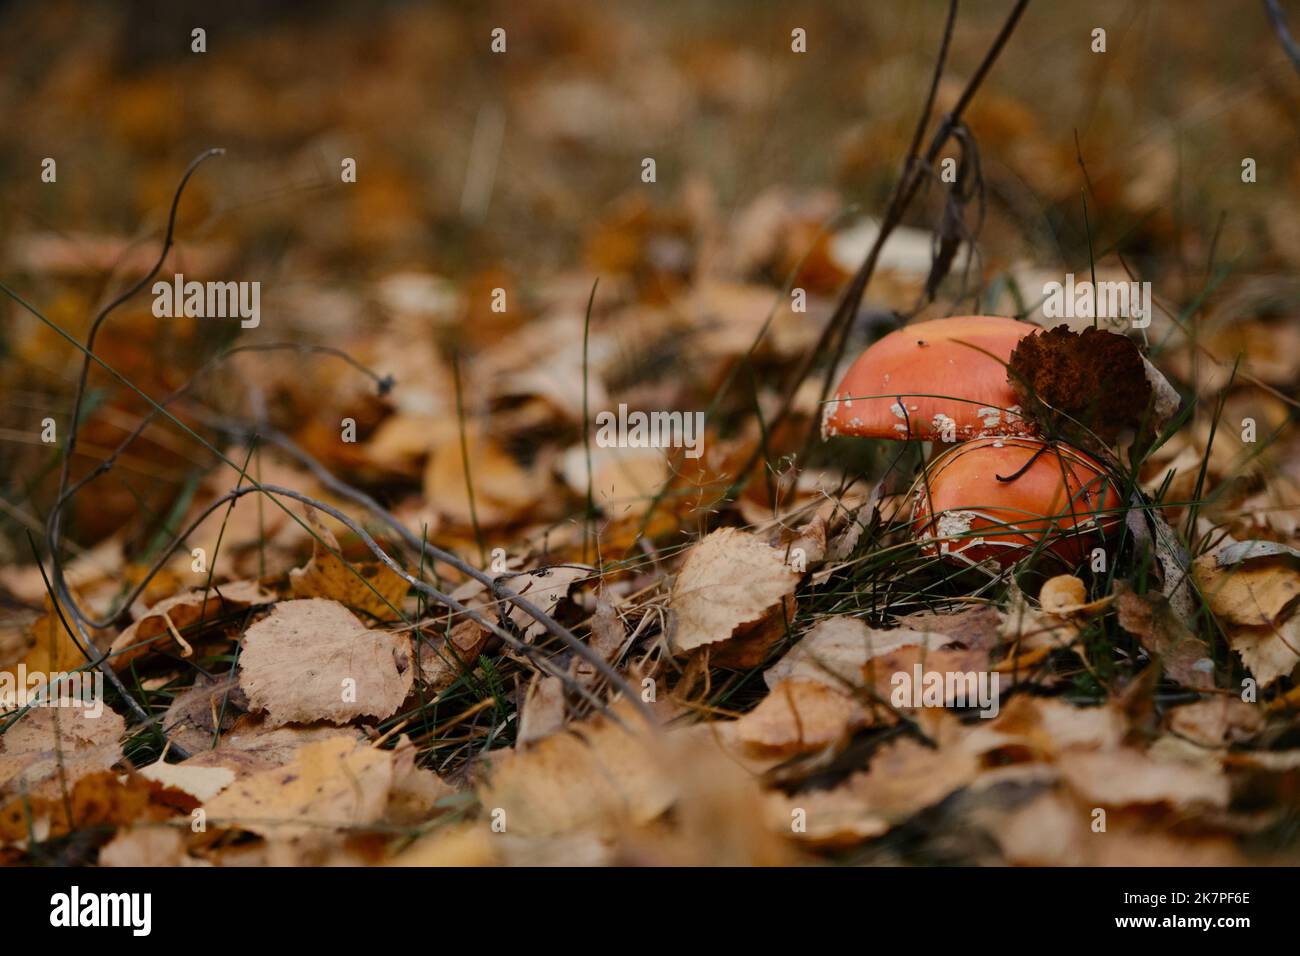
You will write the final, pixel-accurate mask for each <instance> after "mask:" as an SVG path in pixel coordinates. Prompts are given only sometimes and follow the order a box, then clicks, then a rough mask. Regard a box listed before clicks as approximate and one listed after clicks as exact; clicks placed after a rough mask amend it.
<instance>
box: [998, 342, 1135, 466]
mask: <svg viewBox="0 0 1300 956" xmlns="http://www.w3.org/2000/svg"><path fill="white" fill-rule="evenodd" d="M1007 381H1008V382H1009V383H1010V384H1011V387H1012V389H1013V390H1014V391H1015V393H1016V395H1017V397H1018V398H1019V399H1020V405H1021V407H1022V408H1024V409H1025V410H1026V411H1027V412H1028V413H1029V414H1031V415H1032V416H1033V417H1034V418H1035V419H1037V420H1038V421H1039V422H1041V423H1043V425H1044V426H1045V430H1046V432H1047V433H1048V434H1065V435H1067V436H1072V437H1074V438H1075V440H1076V441H1079V442H1081V443H1083V444H1085V447H1086V446H1087V445H1092V444H1095V441H1093V440H1091V439H1089V437H1088V434H1087V433H1088V432H1089V431H1090V432H1092V433H1094V434H1096V435H1097V436H1098V437H1100V438H1101V439H1102V440H1103V441H1105V442H1107V443H1113V442H1114V441H1115V439H1116V438H1117V437H1118V436H1119V434H1120V432H1122V431H1125V430H1126V429H1133V430H1136V429H1137V428H1138V426H1139V425H1140V424H1141V423H1142V420H1143V417H1144V416H1145V414H1146V412H1147V406H1148V404H1149V403H1150V401H1151V383H1150V382H1149V381H1148V380H1147V375H1146V368H1145V366H1144V364H1143V361H1142V353H1141V352H1139V351H1138V348H1137V345H1136V344H1134V342H1133V341H1132V340H1131V339H1129V338H1128V337H1127V336H1123V335H1119V334H1117V333H1115V332H1107V331H1105V330H1104V329H1084V330H1083V331H1082V332H1081V333H1075V332H1072V331H1070V328H1069V326H1066V325H1058V326H1057V327H1056V328H1054V329H1051V330H1049V331H1046V332H1039V333H1037V334H1035V335H1026V336H1025V337H1024V338H1023V339H1021V340H1020V344H1018V345H1017V346H1016V349H1015V351H1014V352H1012V353H1011V360H1010V362H1008V371H1007ZM1076 423H1077V424H1076Z"/></svg>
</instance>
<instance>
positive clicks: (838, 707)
mask: <svg viewBox="0 0 1300 956" xmlns="http://www.w3.org/2000/svg"><path fill="white" fill-rule="evenodd" d="M869 722H870V721H869V717H868V714H867V712H866V711H865V710H863V708H862V707H861V705H859V704H858V702H857V701H855V700H854V699H853V698H852V697H849V696H847V695H846V694H842V693H840V692H839V691H836V690H833V689H832V688H830V687H828V686H827V685H826V684H823V683H820V682H816V681H800V680H785V681H781V682H780V683H779V684H777V685H776V686H775V687H773V688H772V691H771V693H769V694H768V695H767V696H766V697H765V698H763V700H762V701H761V702H760V703H759V705H758V706H757V707H755V708H754V709H753V710H751V711H750V712H749V713H747V714H745V715H744V716H743V717H741V718H740V720H739V721H737V727H736V732H737V735H738V736H739V738H740V739H741V740H742V741H744V742H745V743H746V744H749V745H751V746H753V747H755V748H758V749H760V750H763V751H769V752H773V751H774V752H776V753H779V754H781V755H783V756H788V755H793V754H796V753H807V752H810V751H816V750H821V749H822V748H824V747H829V746H832V745H835V744H839V743H842V742H844V741H846V740H847V739H848V738H849V736H850V735H852V733H853V732H854V731H856V730H857V729H858V728H860V727H863V726H866V724H868V723H869Z"/></svg>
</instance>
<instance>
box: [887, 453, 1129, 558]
mask: <svg viewBox="0 0 1300 956" xmlns="http://www.w3.org/2000/svg"><path fill="white" fill-rule="evenodd" d="M1120 507H1121V499H1120V496H1119V493H1118V492H1117V491H1116V489H1115V486H1114V483H1113V482H1112V481H1111V480H1110V478H1109V477H1108V476H1107V474H1106V470H1105V468H1103V467H1102V465H1101V464H1099V463H1098V462H1097V461H1095V460H1094V459H1092V458H1090V457H1089V456H1087V455H1085V454H1084V453H1083V452H1081V451H1078V450H1077V449H1075V448H1071V447H1070V446H1068V445H1064V444H1060V443H1049V442H1044V441H1041V440H1039V439H1037V438H979V439H976V440H974V441H970V442H967V443H965V444H962V445H957V446H956V447H954V448H950V449H948V451H946V452H944V453H943V454H942V455H940V456H939V457H938V458H936V459H935V460H934V461H933V462H931V463H930V465H929V467H927V468H926V469H925V471H924V472H923V473H922V475H921V477H919V478H918V479H917V481H916V484H915V485H914V486H913V488H912V517H911V520H912V531H913V533H914V534H915V535H916V536H917V537H918V538H920V539H922V540H923V541H928V542H929V543H928V544H926V545H925V551H926V553H929V554H935V553H938V554H941V555H945V556H950V557H954V558H958V559H960V560H963V561H967V560H968V561H970V562H972V563H979V562H980V561H984V560H987V559H989V558H992V559H993V560H994V561H996V562H997V563H998V564H999V565H1000V566H1002V567H1004V568H1005V567H1009V566H1010V565H1012V564H1014V563H1015V562H1016V561H1018V560H1020V559H1021V558H1023V557H1025V556H1026V555H1027V554H1029V553H1030V552H1032V551H1033V550H1034V549H1035V548H1038V547H1039V546H1040V545H1041V547H1042V552H1043V553H1049V554H1052V555H1054V556H1055V557H1057V558H1059V559H1060V560H1061V561H1063V562H1065V563H1066V564H1067V565H1069V566H1071V567H1073V566H1075V565H1077V564H1079V563H1080V562H1081V561H1083V560H1084V558H1085V556H1086V554H1087V553H1088V551H1089V550H1090V549H1091V548H1093V547H1097V546H1098V545H1100V544H1102V543H1103V542H1104V540H1105V538H1106V536H1107V535H1108V534H1109V533H1110V532H1112V531H1114V530H1115V529H1116V528H1117V527H1118V526H1119V523H1120V521H1121V518H1120ZM936 545H937V547H936Z"/></svg>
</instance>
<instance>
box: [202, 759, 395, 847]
mask: <svg viewBox="0 0 1300 956" xmlns="http://www.w3.org/2000/svg"><path fill="white" fill-rule="evenodd" d="M392 784H393V755H392V752H391V751H386V750H376V749H375V748H374V747H371V746H370V745H369V744H367V743H358V742H356V741H352V740H348V739H344V738H330V739H326V740H320V741H315V742H313V743H308V744H305V745H303V747H302V748H301V749H300V750H299V751H298V753H297V755H296V756H295V757H294V759H293V760H292V761H291V762H290V763H288V764H286V765H285V766H283V767H277V768H274V769H271V770H263V771H260V772H257V773H254V774H252V775H251V776H248V777H244V778H242V779H240V780H236V781H235V783H233V784H231V785H230V786H229V787H227V788H226V789H225V790H223V791H222V792H221V793H220V794H218V795H217V796H216V797H215V798H214V799H212V800H209V801H208V802H207V803H206V804H205V805H204V808H203V809H204V811H205V813H206V814H207V819H208V825H209V826H221V827H231V828H237V829H240V830H248V831H249V832H251V833H257V834H259V835H261V836H266V837H270V836H275V837H279V838H289V837H295V836H307V835H310V834H313V833H318V832H319V830H320V828H322V827H323V828H326V829H333V828H350V827H365V826H367V825H371V824H374V823H377V822H378V821H380V820H381V819H382V818H383V816H384V812H385V810H386V808H387V806H388V799H389V791H390V790H391V788H392Z"/></svg>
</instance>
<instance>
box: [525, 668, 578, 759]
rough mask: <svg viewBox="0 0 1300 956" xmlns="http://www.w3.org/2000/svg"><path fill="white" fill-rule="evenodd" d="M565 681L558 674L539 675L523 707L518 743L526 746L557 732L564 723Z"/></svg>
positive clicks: (532, 683) (533, 682) (530, 685)
mask: <svg viewBox="0 0 1300 956" xmlns="http://www.w3.org/2000/svg"><path fill="white" fill-rule="evenodd" d="M565 709H566V708H565V702H564V683H563V681H561V680H560V679H559V678H558V677H549V676H544V675H540V674H539V675H537V676H535V677H534V678H533V679H532V681H531V682H530V683H529V685H528V690H527V692H526V693H525V695H524V703H523V706H522V707H520V708H519V734H518V736H517V737H516V739H515V747H516V748H522V747H526V746H527V745H528V744H531V743H533V742H534V741H537V740H541V739H542V738H543V737H546V736H548V735H550V734H553V733H555V731H557V730H559V729H560V728H561V727H563V726H564V715H565Z"/></svg>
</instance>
